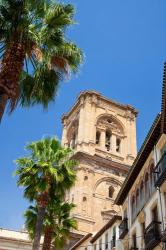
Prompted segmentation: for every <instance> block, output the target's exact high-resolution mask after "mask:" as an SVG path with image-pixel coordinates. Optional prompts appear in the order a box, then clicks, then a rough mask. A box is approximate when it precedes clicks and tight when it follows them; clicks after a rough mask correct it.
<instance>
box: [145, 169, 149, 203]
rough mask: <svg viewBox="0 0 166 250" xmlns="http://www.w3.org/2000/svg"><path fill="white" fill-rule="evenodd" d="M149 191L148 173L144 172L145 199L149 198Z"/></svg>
mask: <svg viewBox="0 0 166 250" xmlns="http://www.w3.org/2000/svg"><path fill="white" fill-rule="evenodd" d="M149 191H150V190H149V174H148V173H146V175H145V198H146V200H147V199H148V198H149V194H150V192H149Z"/></svg>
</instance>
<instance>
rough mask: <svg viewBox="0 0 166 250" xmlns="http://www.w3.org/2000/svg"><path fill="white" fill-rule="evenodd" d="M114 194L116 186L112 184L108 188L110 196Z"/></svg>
mask: <svg viewBox="0 0 166 250" xmlns="http://www.w3.org/2000/svg"><path fill="white" fill-rule="evenodd" d="M113 194H114V188H113V187H112V186H110V187H109V189H108V196H109V198H113Z"/></svg>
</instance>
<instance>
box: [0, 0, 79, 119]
mask: <svg viewBox="0 0 166 250" xmlns="http://www.w3.org/2000/svg"><path fill="white" fill-rule="evenodd" d="M73 16H74V8H73V6H72V5H71V4H62V3H57V2H56V1H53V0H49V1H47V0H40V1H37V0H1V3H0V58H1V59H2V60H1V67H0V119H1V118H2V116H3V113H4V110H5V107H6V106H7V104H8V106H9V111H10V112H12V111H13V110H14V109H15V107H16V105H17V103H18V102H19V101H20V102H21V104H22V106H30V105H34V104H38V103H39V104H42V105H43V107H44V108H46V107H47V105H48V103H49V102H50V101H53V100H54V98H55V94H56V91H57V87H58V85H59V82H60V80H62V79H64V77H65V76H66V75H69V74H70V71H71V72H76V71H77V68H78V66H79V64H80V63H81V62H82V58H83V56H82V52H81V50H80V49H79V48H78V47H77V46H76V45H75V44H74V43H72V42H71V41H69V40H67V39H66V37H65V30H66V28H67V27H68V26H70V25H72V24H74V21H73Z"/></svg>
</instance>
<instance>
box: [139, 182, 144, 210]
mask: <svg viewBox="0 0 166 250" xmlns="http://www.w3.org/2000/svg"><path fill="white" fill-rule="evenodd" d="M140 203H141V204H140V205H141V207H142V205H143V204H144V182H143V181H141V185H140Z"/></svg>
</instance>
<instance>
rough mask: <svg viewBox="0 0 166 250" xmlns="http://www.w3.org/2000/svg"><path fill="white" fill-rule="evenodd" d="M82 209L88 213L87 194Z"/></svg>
mask: <svg viewBox="0 0 166 250" xmlns="http://www.w3.org/2000/svg"><path fill="white" fill-rule="evenodd" d="M82 210H83V211H84V212H85V213H86V210H87V198H86V197H85V196H84V197H83V199H82Z"/></svg>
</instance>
